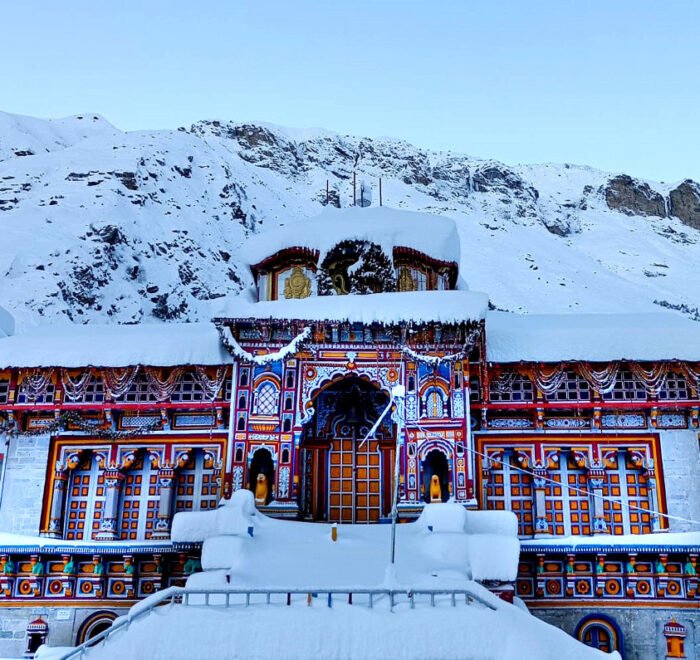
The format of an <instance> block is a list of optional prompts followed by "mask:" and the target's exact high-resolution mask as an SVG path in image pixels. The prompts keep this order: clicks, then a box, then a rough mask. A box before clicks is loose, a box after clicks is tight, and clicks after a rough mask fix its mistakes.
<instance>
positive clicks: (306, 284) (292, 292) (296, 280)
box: [284, 266, 311, 298]
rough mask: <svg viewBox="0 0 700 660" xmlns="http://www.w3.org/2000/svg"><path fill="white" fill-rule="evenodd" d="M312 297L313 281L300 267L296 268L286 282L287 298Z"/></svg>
mask: <svg viewBox="0 0 700 660" xmlns="http://www.w3.org/2000/svg"><path fill="white" fill-rule="evenodd" d="M310 295H311V280H310V279H309V278H308V276H307V275H306V273H304V271H303V269H302V268H301V267H300V266H294V268H292V272H291V274H290V275H289V277H288V278H287V279H286V280H285V282H284V297H285V298H308V297H309V296H310Z"/></svg>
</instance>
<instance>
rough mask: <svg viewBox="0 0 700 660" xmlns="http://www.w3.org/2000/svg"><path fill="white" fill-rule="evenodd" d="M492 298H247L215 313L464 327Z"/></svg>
mask: <svg viewBox="0 0 700 660" xmlns="http://www.w3.org/2000/svg"><path fill="white" fill-rule="evenodd" d="M487 308H488V296H487V295H486V294H485V293H479V292H477V291H405V292H397V293H373V294H369V295H366V296H361V295H349V296H315V297H311V298H303V299H301V300H296V299H290V300H270V301H263V302H250V300H249V298H248V297H247V296H239V297H237V298H234V299H232V300H230V301H228V302H227V303H226V304H225V305H224V306H222V307H221V308H220V309H219V310H217V311H216V312H215V318H223V319H231V318H238V319H299V320H303V321H348V322H350V323H365V324H372V323H380V324H384V325H392V324H396V323H402V322H411V321H412V322H414V323H426V322H430V321H437V322H440V323H462V322H465V321H479V320H481V319H483V318H484V316H485V314H486V310H487Z"/></svg>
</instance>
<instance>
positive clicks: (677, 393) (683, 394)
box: [659, 372, 690, 401]
mask: <svg viewBox="0 0 700 660" xmlns="http://www.w3.org/2000/svg"><path fill="white" fill-rule="evenodd" d="M688 398H690V397H689V392H688V382H687V381H686V379H685V378H683V376H681V375H680V374H677V373H674V372H670V373H669V374H668V376H666V379H665V380H664V383H663V385H662V386H661V388H660V390H659V399H661V400H663V401H684V400H686V399H688Z"/></svg>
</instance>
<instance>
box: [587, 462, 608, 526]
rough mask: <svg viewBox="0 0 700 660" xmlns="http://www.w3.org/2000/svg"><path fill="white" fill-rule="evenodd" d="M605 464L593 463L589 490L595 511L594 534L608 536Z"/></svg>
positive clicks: (589, 475) (589, 476)
mask: <svg viewBox="0 0 700 660" xmlns="http://www.w3.org/2000/svg"><path fill="white" fill-rule="evenodd" d="M605 475H606V472H605V464H604V463H591V467H590V469H589V470H588V490H589V491H590V492H591V499H592V500H593V501H592V502H591V505H592V511H593V533H594V534H608V533H609V532H608V523H607V521H606V520H605V506H604V505H605V500H604V499H603V486H604V485H605Z"/></svg>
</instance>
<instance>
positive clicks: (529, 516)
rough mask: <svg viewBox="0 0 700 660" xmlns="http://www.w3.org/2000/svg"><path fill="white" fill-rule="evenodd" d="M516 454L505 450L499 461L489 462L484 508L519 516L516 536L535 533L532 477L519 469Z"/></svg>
mask: <svg viewBox="0 0 700 660" xmlns="http://www.w3.org/2000/svg"><path fill="white" fill-rule="evenodd" d="M519 467H520V466H519V465H518V461H517V458H516V456H515V454H512V453H504V454H503V458H502V459H500V460H497V461H496V460H492V461H491V469H490V474H489V478H488V489H487V496H486V508H487V509H490V510H495V511H512V512H513V513H514V514H515V515H516V516H517V518H518V535H519V536H532V535H533V533H534V527H533V522H534V513H533V507H534V499H533V488H532V478H531V476H530V475H529V474H526V473H525V472H521V471H520V470H518V469H516V468H519Z"/></svg>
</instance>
